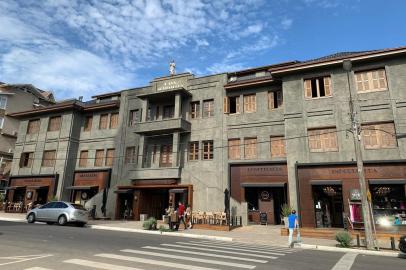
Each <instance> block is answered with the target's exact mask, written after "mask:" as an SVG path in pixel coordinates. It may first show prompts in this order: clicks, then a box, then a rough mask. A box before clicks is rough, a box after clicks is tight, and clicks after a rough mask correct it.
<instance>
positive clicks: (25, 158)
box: [20, 152, 34, 168]
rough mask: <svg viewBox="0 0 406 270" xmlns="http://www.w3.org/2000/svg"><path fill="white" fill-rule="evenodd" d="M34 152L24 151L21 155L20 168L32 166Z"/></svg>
mask: <svg viewBox="0 0 406 270" xmlns="http://www.w3.org/2000/svg"><path fill="white" fill-rule="evenodd" d="M33 163H34V152H23V153H21V156H20V168H32V164H33Z"/></svg>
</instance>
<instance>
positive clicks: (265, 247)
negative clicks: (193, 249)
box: [189, 241, 297, 253]
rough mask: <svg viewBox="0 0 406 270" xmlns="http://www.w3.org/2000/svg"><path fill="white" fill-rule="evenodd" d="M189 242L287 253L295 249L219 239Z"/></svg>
mask: <svg viewBox="0 0 406 270" xmlns="http://www.w3.org/2000/svg"><path fill="white" fill-rule="evenodd" d="M189 242H190V243H197V244H198V243H202V244H213V245H225V246H233V247H234V246H235V247H245V248H249V249H259V250H270V251H272V250H278V251H283V252H287V253H293V252H295V251H297V250H294V249H291V248H287V247H281V246H266V245H255V246H254V245H249V244H245V243H239V242H234V243H230V242H219V241H189Z"/></svg>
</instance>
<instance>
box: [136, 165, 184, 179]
mask: <svg viewBox="0 0 406 270" xmlns="http://www.w3.org/2000/svg"><path fill="white" fill-rule="evenodd" d="M180 174H181V168H180V167H163V168H162V167H159V168H137V169H134V170H131V171H130V172H129V176H130V179H140V180H146V179H147V180H148V179H149V180H153V179H179V178H180Z"/></svg>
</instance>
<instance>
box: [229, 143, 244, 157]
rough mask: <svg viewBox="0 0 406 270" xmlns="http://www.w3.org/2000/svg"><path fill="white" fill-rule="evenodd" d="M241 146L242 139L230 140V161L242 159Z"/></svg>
mask: <svg viewBox="0 0 406 270" xmlns="http://www.w3.org/2000/svg"><path fill="white" fill-rule="evenodd" d="M240 145H241V140H240V139H229V140H228V159H241V151H240Z"/></svg>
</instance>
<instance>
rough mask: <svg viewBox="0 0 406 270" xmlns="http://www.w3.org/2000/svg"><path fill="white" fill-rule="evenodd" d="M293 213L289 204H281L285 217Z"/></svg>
mask: <svg viewBox="0 0 406 270" xmlns="http://www.w3.org/2000/svg"><path fill="white" fill-rule="evenodd" d="M290 213H292V208H291V207H290V206H289V204H287V203H285V204H282V205H281V214H282V216H284V217H287V216H289V215H290Z"/></svg>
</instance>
